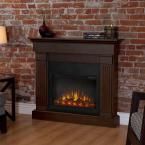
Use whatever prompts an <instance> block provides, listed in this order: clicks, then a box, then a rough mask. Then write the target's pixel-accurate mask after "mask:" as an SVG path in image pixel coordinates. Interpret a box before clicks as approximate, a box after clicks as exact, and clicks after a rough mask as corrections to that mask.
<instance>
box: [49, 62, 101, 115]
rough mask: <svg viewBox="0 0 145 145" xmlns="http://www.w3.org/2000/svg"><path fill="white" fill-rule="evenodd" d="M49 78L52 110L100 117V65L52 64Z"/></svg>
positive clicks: (50, 107)
mask: <svg viewBox="0 0 145 145" xmlns="http://www.w3.org/2000/svg"><path fill="white" fill-rule="evenodd" d="M48 76H49V77H48V80H49V81H48V83H49V84H50V87H49V88H48V89H49V94H48V102H49V103H48V109H49V110H52V111H61V112H71V113H78V114H92V115H93V114H94V115H96V114H98V113H99V65H97V64H87V63H68V62H67V63H65V62H50V63H49V73H48Z"/></svg>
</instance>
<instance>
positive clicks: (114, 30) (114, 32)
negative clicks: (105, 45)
mask: <svg viewBox="0 0 145 145" xmlns="http://www.w3.org/2000/svg"><path fill="white" fill-rule="evenodd" d="M104 34H105V38H106V39H117V38H118V27H116V26H112V25H110V26H105V27H104Z"/></svg>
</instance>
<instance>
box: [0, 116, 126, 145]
mask: <svg viewBox="0 0 145 145" xmlns="http://www.w3.org/2000/svg"><path fill="white" fill-rule="evenodd" d="M126 132H127V127H126V126H120V127H118V128H109V127H99V126H91V125H79V124H71V123H62V122H52V121H42V120H41V121H40V120H34V119H33V120H32V119H31V116H26V115H20V116H17V120H16V122H11V121H8V132H7V134H0V145H125V141H126Z"/></svg>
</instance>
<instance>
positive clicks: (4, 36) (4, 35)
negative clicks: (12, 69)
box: [0, 26, 7, 44]
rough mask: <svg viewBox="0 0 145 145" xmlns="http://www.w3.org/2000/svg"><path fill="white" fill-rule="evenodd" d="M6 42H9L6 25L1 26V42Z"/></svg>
mask: <svg viewBox="0 0 145 145" xmlns="http://www.w3.org/2000/svg"><path fill="white" fill-rule="evenodd" d="M6 43H7V33H6V27H5V26H0V44H6Z"/></svg>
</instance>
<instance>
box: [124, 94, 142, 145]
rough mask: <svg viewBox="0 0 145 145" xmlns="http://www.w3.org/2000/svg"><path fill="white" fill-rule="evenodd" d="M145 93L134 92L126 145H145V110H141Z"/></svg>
mask: <svg viewBox="0 0 145 145" xmlns="http://www.w3.org/2000/svg"><path fill="white" fill-rule="evenodd" d="M141 100H145V93H142V92H133V96H132V103H131V110H130V117H129V125H128V132H127V140H126V145H145V108H144V109H143V111H140V110H139V104H140V101H141Z"/></svg>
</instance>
